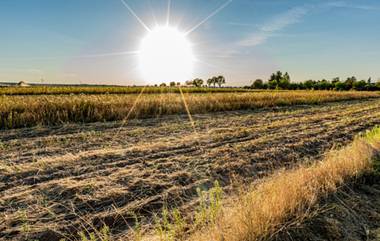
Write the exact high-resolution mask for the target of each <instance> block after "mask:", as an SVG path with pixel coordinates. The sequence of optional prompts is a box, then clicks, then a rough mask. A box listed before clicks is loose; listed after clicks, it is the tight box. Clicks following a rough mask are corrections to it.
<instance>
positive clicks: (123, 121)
mask: <svg viewBox="0 0 380 241" xmlns="http://www.w3.org/2000/svg"><path fill="white" fill-rule="evenodd" d="M145 89H146V86H144V87H143V88H142V89H141V91H140V94H139V95H138V96H137V97H136V99H135V101H134V102H133V105H132V107H131V109H130V110H129V111H128V113H127V116H126V117H125V118H124V119H123V120H122V122H121V125H120V127H119V128H118V130H117V131H116V133H115V135H114V136H113V138H112V140H111V144H113V143H114V141H115V139H116V138H117V137H118V136H119V134H120V132H121V128H123V127H124V126H125V125H126V124H128V121H129V117H130V116H131V114H132V112H133V111H134V110H135V108H136V105H137V103H138V102H139V100H140V98H141V96H142V95H143V94H144V91H145Z"/></svg>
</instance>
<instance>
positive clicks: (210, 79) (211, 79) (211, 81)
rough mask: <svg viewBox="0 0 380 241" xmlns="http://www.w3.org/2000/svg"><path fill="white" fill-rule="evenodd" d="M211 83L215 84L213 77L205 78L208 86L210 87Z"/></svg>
mask: <svg viewBox="0 0 380 241" xmlns="http://www.w3.org/2000/svg"><path fill="white" fill-rule="evenodd" d="M212 84H214V86H215V82H214V79H213V78H209V79H208V80H207V85H208V87H211V85H212Z"/></svg>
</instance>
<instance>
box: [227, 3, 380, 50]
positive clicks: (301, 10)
mask: <svg viewBox="0 0 380 241" xmlns="http://www.w3.org/2000/svg"><path fill="white" fill-rule="evenodd" d="M323 7H327V8H349V9H357V10H380V7H379V6H371V5H363V4H352V3H349V2H347V1H334V2H328V3H325V4H321V5H308V6H299V7H294V8H292V9H290V10H288V11H286V12H284V13H282V14H279V15H277V16H274V17H273V18H272V19H270V20H269V21H268V22H267V23H264V24H263V25H261V26H259V27H258V29H257V30H255V31H253V32H252V33H251V34H249V35H248V36H246V37H244V38H243V39H241V40H240V41H238V45H239V46H243V47H253V46H257V45H260V44H264V43H265V42H266V41H267V40H268V39H269V38H271V37H273V36H277V35H279V33H278V32H280V31H281V30H283V29H285V28H286V27H288V26H291V25H293V24H296V23H298V22H300V21H301V20H302V18H303V17H305V16H306V15H307V14H308V13H310V12H311V11H312V10H313V9H314V8H323ZM229 24H232V25H239V26H247V27H249V26H254V24H250V23H229Z"/></svg>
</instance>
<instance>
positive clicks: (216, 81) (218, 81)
mask: <svg viewBox="0 0 380 241" xmlns="http://www.w3.org/2000/svg"><path fill="white" fill-rule="evenodd" d="M225 83H226V78H225V77H224V76H222V75H219V76H214V77H211V78H209V79H208V80H207V81H206V82H205V81H204V80H203V79H201V78H196V79H193V80H188V81H186V82H185V84H186V85H188V86H194V87H206V84H207V86H208V87H211V86H213V87H216V86H219V87H222V85H224V84H225ZM180 85H181V83H180V82H174V81H173V82H170V83H169V86H170V87H175V86H180ZM156 86H157V85H156ZM165 86H167V85H166V83H162V84H160V87H165Z"/></svg>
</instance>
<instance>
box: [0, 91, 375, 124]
mask: <svg viewBox="0 0 380 241" xmlns="http://www.w3.org/2000/svg"><path fill="white" fill-rule="evenodd" d="M379 96H380V95H379V94H378V93H375V92H334V91H282V92H270V91H267V92H255V93H254V92H249V93H212V94H211V93H208V94H189V93H187V94H186V93H185V100H186V102H187V105H188V107H189V111H190V112H191V113H192V114H196V113H208V112H214V111H230V110H245V109H257V108H262V107H273V106H284V105H295V104H320V103H324V102H330V101H342V100H352V99H364V98H378V97H379ZM136 98H137V95H60V96H56V95H36V96H7V95H4V96H0V129H12V128H19V127H29V126H36V125H59V124H62V123H72V122H79V123H81V122H98V121H116V120H123V119H124V118H126V116H129V117H130V118H136V117H139V118H148V117H157V116H160V115H170V114H186V108H185V106H184V101H183V99H182V98H181V95H180V94H161V95H160V94H147V95H145V94H144V95H143V96H142V97H141V98H140V99H139V101H138V102H136V106H135V108H133V104H134V103H135V100H136ZM132 108H133V111H130V110H131V109H132Z"/></svg>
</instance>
